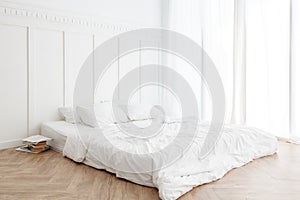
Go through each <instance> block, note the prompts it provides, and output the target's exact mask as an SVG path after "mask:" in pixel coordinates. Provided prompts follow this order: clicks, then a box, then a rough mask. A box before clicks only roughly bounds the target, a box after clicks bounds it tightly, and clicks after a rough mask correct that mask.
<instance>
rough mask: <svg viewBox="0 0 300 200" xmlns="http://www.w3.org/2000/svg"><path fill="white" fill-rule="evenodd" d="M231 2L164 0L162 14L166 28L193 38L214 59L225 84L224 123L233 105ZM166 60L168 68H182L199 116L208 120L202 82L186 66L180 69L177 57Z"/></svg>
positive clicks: (208, 108)
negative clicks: (195, 97)
mask: <svg viewBox="0 0 300 200" xmlns="http://www.w3.org/2000/svg"><path fill="white" fill-rule="evenodd" d="M233 5H234V0H228V1H226V2H225V1H224V0H213V1H212V0H186V1H182V0H172V1H168V5H166V7H167V9H166V10H167V14H166V13H165V14H166V15H167V16H166V18H167V20H166V23H165V26H166V27H167V28H169V29H171V30H174V31H177V32H179V33H182V34H184V35H186V36H187V37H189V38H191V39H192V40H194V41H195V42H196V43H198V45H200V46H201V47H202V48H203V49H204V50H205V52H206V53H207V54H208V55H209V56H210V58H211V59H212V60H213V61H214V63H215V65H216V67H217V69H218V70H219V73H220V75H221V78H222V81H223V84H224V87H225V93H226V105H227V106H226V108H227V109H226V122H230V120H231V115H232V105H233V98H232V97H233V94H232V93H233V60H232V57H233V36H232V35H233V26H234V23H233V18H234V15H233V13H234V6H233ZM169 60H170V62H171V65H172V67H174V68H177V69H179V68H180V69H183V70H181V71H180V70H179V72H180V73H181V74H186V77H187V79H188V80H189V81H190V84H191V85H193V86H195V90H194V91H195V93H196V96H197V97H198V98H199V102H200V104H201V106H200V110H201V118H202V119H203V120H210V118H211V114H212V107H211V106H212V105H211V101H210V95H209V91H208V89H207V87H206V85H205V84H204V81H200V82H199V79H197V77H192V73H190V74H189V75H188V74H187V73H188V72H189V69H188V68H189V67H190V66H185V67H184V68H183V67H182V66H183V63H182V62H180V61H178V59H176V58H172V59H169ZM170 62H169V64H170ZM176 66H177V67H176ZM199 88H200V89H199Z"/></svg>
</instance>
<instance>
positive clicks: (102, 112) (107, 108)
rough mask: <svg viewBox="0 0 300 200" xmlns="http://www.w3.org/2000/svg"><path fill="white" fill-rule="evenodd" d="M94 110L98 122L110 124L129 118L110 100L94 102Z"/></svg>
mask: <svg viewBox="0 0 300 200" xmlns="http://www.w3.org/2000/svg"><path fill="white" fill-rule="evenodd" d="M94 111H95V115H96V118H97V121H98V122H99V123H105V124H112V123H117V122H128V121H129V120H130V119H129V118H128V116H127V115H126V114H125V113H124V112H123V110H122V109H121V108H120V107H119V106H113V105H112V103H111V102H104V103H98V104H96V105H95V106H94Z"/></svg>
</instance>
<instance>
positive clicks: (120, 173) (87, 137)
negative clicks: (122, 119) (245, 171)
mask: <svg viewBox="0 0 300 200" xmlns="http://www.w3.org/2000/svg"><path fill="white" fill-rule="evenodd" d="M130 123H134V122H128V123H125V126H127V125H128V127H129V129H130V127H131V126H130V125H131V124H130ZM178 123H179V122H173V123H165V126H164V127H165V129H166V130H164V131H163V132H165V133H167V134H166V135H163V136H160V138H159V140H157V138H156V137H153V138H151V139H147V140H145V139H138V140H137V139H136V138H134V137H132V136H130V135H126V134H122V131H120V129H119V128H118V126H117V124H111V125H109V126H107V127H105V128H103V127H102V128H92V127H89V126H85V125H82V124H71V123H67V122H64V121H57V122H47V123H44V124H43V125H42V135H45V136H47V137H51V138H53V139H54V140H53V141H52V142H51V143H50V146H52V147H53V148H54V149H56V150H58V151H62V152H63V155H64V156H66V157H68V158H70V159H72V160H74V161H76V162H82V163H85V164H87V165H89V166H92V167H94V168H97V169H103V170H106V171H109V172H112V173H114V174H116V176H117V177H121V178H124V179H127V180H129V181H132V182H134V183H137V184H141V185H146V186H150V187H156V188H158V190H159V196H160V198H162V199H164V200H173V199H177V198H179V197H180V196H182V195H183V194H185V193H186V192H188V191H190V190H191V189H193V188H194V187H196V186H198V185H202V184H205V183H209V182H212V181H215V180H217V179H220V178H222V177H223V176H224V175H225V174H226V173H227V172H228V171H230V170H231V169H233V168H237V167H241V166H243V165H245V164H247V163H249V162H251V161H252V160H254V159H257V158H260V157H263V156H268V155H272V154H274V153H276V151H277V139H276V138H275V137H274V136H272V135H270V134H268V133H266V132H264V131H262V130H259V129H256V128H253V127H246V126H232V125H230V126H229V125H228V126H224V127H223V129H222V134H221V137H220V138H219V140H218V142H217V145H216V146H215V148H214V150H213V151H212V152H211V153H210V154H209V156H207V157H205V158H204V159H199V154H200V152H199V149H200V147H201V145H202V144H203V141H204V139H205V136H206V135H205V134H206V133H207V130H208V128H209V124H207V123H197V124H196V126H197V127H198V129H197V131H198V133H199V134H197V137H195V138H193V142H192V144H191V146H190V147H189V148H188V150H187V151H184V150H182V152H181V154H182V155H181V156H180V157H179V158H178V159H177V160H175V161H174V162H172V163H170V164H168V165H165V166H164V167H161V168H157V166H160V164H161V163H162V162H164V158H166V157H164V156H168V155H164V154H161V155H159V156H157V157H144V156H140V155H144V153H147V152H148V153H149V152H157V149H158V148H160V147H163V145H164V143H166V142H167V141H170V140H172V138H171V137H172V135H173V132H172V131H174V129H176V127H178V126H179V124H178ZM182 124H183V126H185V125H186V128H185V129H186V131H188V127H191V124H192V125H195V122H193V121H192V120H186V121H184V122H181V126H182ZM142 129H143V128H141V129H140V131H142ZM107 138H109V139H107ZM162 138H163V139H162ZM183 139H184V138H183ZM116 146H117V148H115V147H116ZM132 155H135V156H132ZM145 168H147V169H148V168H149V169H148V170H145Z"/></svg>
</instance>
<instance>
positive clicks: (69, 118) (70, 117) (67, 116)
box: [58, 107, 76, 124]
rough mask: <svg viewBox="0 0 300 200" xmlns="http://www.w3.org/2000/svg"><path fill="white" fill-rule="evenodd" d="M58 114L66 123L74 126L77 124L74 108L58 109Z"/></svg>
mask: <svg viewBox="0 0 300 200" xmlns="http://www.w3.org/2000/svg"><path fill="white" fill-rule="evenodd" d="M58 112H59V114H60V115H61V116H62V117H63V118H64V120H65V121H66V122H69V123H72V124H75V123H76V119H75V116H74V112H73V108H72V107H60V108H58Z"/></svg>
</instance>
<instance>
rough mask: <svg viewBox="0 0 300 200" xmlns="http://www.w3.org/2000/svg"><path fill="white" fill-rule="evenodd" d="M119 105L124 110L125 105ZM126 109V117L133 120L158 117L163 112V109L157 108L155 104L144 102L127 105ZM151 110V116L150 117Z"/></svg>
mask: <svg viewBox="0 0 300 200" xmlns="http://www.w3.org/2000/svg"><path fill="white" fill-rule="evenodd" d="M121 107H122V109H124V110H126V105H122V106H121ZM127 109H128V118H129V119H130V120H134V121H137V120H147V119H152V118H160V117H162V115H163V113H164V112H163V110H161V109H159V108H158V107H157V106H154V105H146V104H134V105H127ZM151 111H152V114H153V117H151V113H150V112H151Z"/></svg>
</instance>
